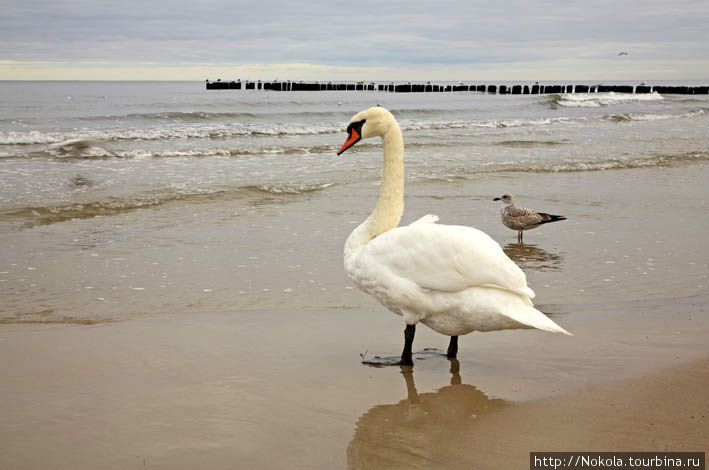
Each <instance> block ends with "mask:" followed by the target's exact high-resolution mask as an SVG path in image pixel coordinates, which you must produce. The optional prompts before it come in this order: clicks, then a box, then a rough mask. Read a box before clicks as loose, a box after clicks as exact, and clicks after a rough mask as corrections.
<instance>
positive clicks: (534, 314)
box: [505, 306, 573, 336]
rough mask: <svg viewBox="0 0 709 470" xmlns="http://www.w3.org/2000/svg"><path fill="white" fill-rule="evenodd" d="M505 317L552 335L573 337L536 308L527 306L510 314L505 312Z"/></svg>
mask: <svg viewBox="0 0 709 470" xmlns="http://www.w3.org/2000/svg"><path fill="white" fill-rule="evenodd" d="M505 316H508V317H510V318H511V319H513V320H514V321H517V322H519V323H522V324H523V325H527V326H531V327H532V328H537V329H539V330H544V331H548V332H550V333H561V334H564V335H568V336H573V334H571V333H569V332H568V331H566V330H565V329H563V328H562V327H560V326H559V325H557V324H556V323H554V322H553V321H552V319H551V318H549V317H548V316H546V315H544V314H543V313H542V312H540V311H539V310H537V309H536V308H534V307H529V306H527V307H524V308H516V309H514V310H513V311H511V312H509V313H508V312H505Z"/></svg>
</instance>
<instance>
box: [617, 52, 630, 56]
mask: <svg viewBox="0 0 709 470" xmlns="http://www.w3.org/2000/svg"><path fill="white" fill-rule="evenodd" d="M618 55H619V56H620V55H628V53H627V52H619V53H618Z"/></svg>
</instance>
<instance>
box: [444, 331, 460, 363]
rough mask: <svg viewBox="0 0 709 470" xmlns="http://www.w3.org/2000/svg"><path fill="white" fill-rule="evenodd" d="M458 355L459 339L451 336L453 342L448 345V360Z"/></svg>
mask: <svg viewBox="0 0 709 470" xmlns="http://www.w3.org/2000/svg"><path fill="white" fill-rule="evenodd" d="M457 355H458V337H457V336H451V341H450V343H448V352H446V357H447V358H454V357H456V356H457Z"/></svg>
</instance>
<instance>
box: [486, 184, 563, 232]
mask: <svg viewBox="0 0 709 470" xmlns="http://www.w3.org/2000/svg"><path fill="white" fill-rule="evenodd" d="M493 201H502V202H503V204H504V206H503V207H502V210H501V211H500V216H501V217H502V223H503V224H504V226H505V227H507V228H510V229H512V230H517V232H518V233H517V243H522V232H524V231H525V230H531V229H533V228H537V227H539V226H540V225H544V224H548V223H550V222H558V221H559V220H566V217H564V216H563V215H551V214H546V213H544V212H535V211H533V210H531V209H525V208H523V207H516V206H515V198H514V197H513V196H512V195H511V194H503V195H502V196H501V197H496V198H495V199H493Z"/></svg>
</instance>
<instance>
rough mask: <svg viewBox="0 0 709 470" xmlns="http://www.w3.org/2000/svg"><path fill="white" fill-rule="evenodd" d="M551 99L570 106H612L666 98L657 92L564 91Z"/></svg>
mask: <svg viewBox="0 0 709 470" xmlns="http://www.w3.org/2000/svg"><path fill="white" fill-rule="evenodd" d="M550 99H551V101H552V102H553V103H555V104H557V105H559V106H565V107H568V108H600V107H601V106H611V105H614V104H620V103H629V102H634V101H659V100H663V99H665V98H664V96H662V95H661V94H659V93H657V92H656V91H654V92H652V93H638V94H633V93H615V92H613V91H611V92H608V93H564V94H561V95H552V96H551V97H550Z"/></svg>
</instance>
